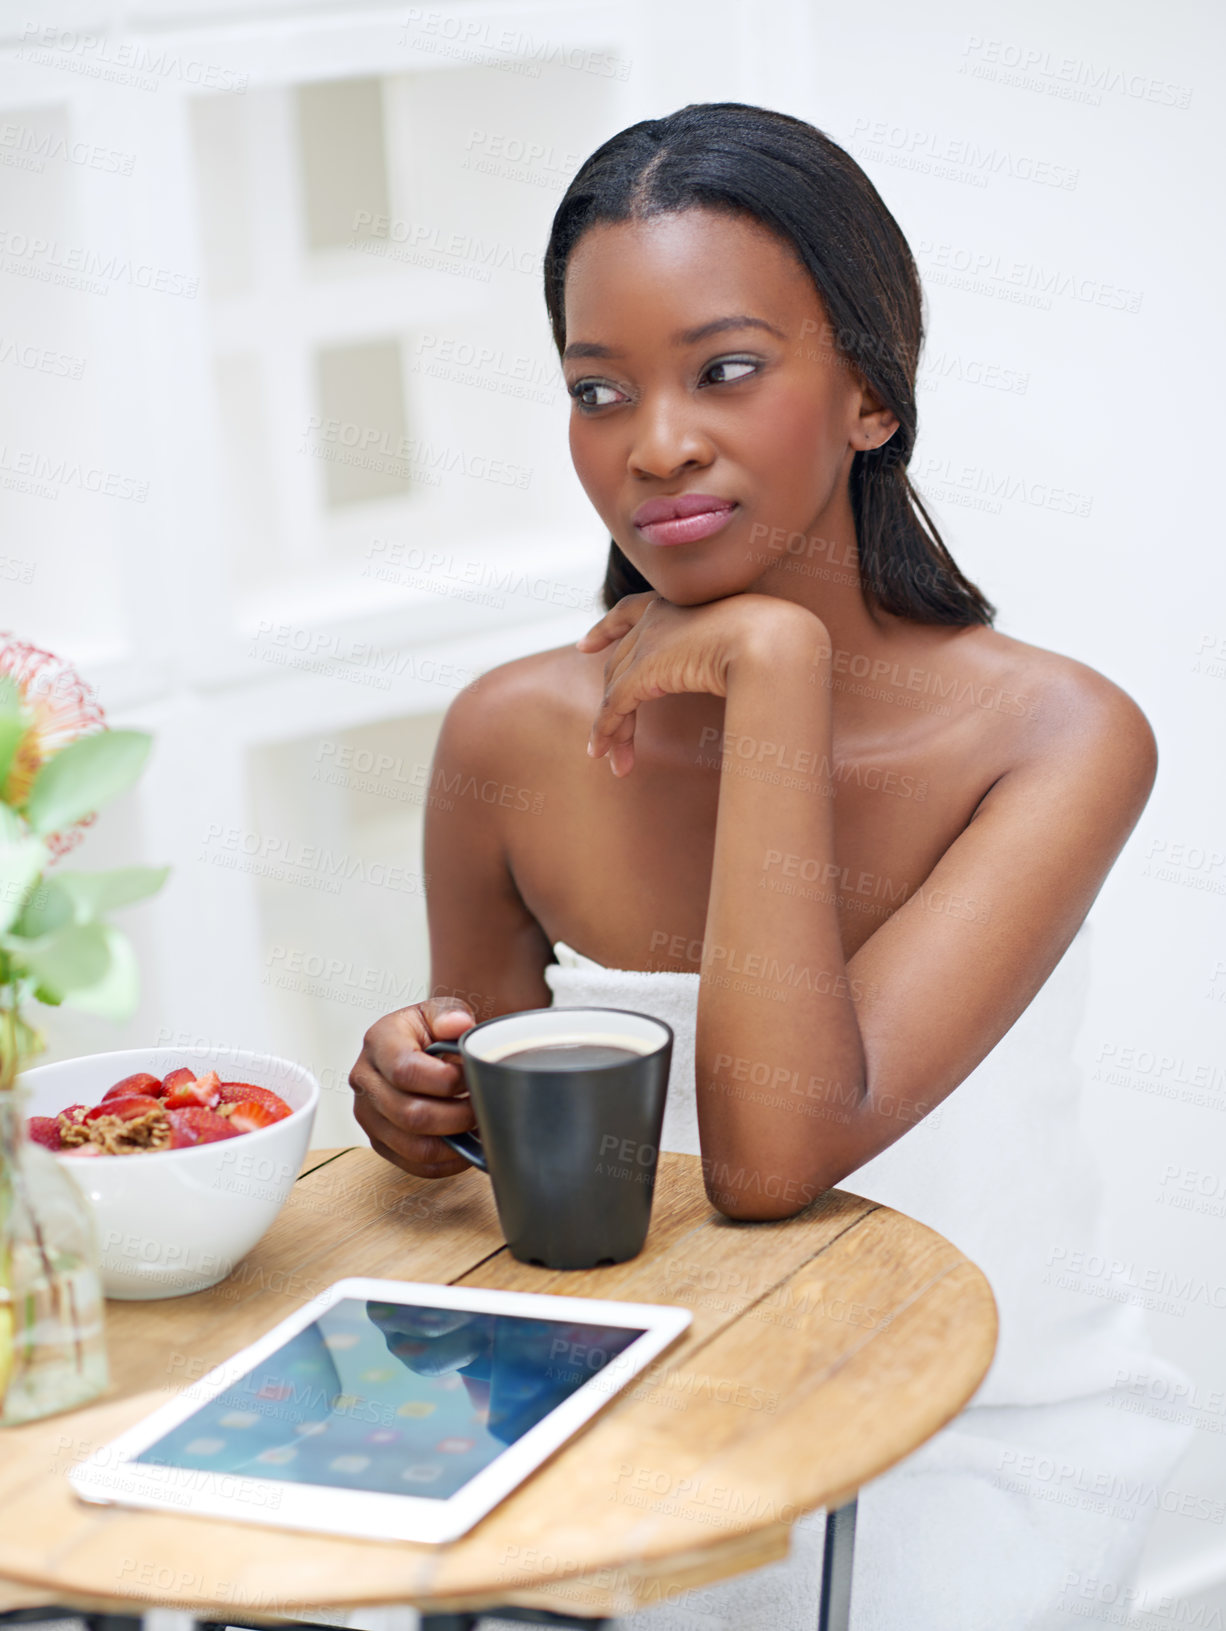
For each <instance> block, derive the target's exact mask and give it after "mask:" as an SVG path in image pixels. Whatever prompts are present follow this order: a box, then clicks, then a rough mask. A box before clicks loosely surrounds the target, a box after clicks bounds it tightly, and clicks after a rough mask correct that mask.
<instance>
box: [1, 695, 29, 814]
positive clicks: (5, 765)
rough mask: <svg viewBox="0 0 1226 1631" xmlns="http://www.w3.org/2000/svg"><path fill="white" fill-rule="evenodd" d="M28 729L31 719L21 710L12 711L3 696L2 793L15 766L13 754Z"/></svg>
mask: <svg viewBox="0 0 1226 1631" xmlns="http://www.w3.org/2000/svg"><path fill="white" fill-rule="evenodd" d="M28 729H29V721H28V720H27V719H26V717H25V715H24V714H22V713H21V711H20V710H17V711H15V712H10V710H9V709H8V708H6V707H5V706H4V700H3V698H0V793H3V792H4V784H5V782H6V781H8V779H9V771H10V770H11V769H12V768H13V755H14V754H15V753H16V752H17V747H18V744H19V743H20V741H21V739H22V737H23V736H24V735H25V733H26V731H27V730H28Z"/></svg>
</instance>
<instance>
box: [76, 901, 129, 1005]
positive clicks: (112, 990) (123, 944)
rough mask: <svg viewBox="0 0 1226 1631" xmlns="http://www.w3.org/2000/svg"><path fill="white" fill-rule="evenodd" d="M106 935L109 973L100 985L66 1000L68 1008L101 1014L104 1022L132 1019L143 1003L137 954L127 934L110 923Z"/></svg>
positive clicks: (90, 987)
mask: <svg viewBox="0 0 1226 1631" xmlns="http://www.w3.org/2000/svg"><path fill="white" fill-rule="evenodd" d="M103 933H104V934H105V935H106V942H107V950H108V952H109V955H110V963H109V966H108V968H107V971H106V973H105V974H104V975H103V976H102V979H101V980H99V981H98V983H97V984H96V985H91V986H87V987H86V988H85V989H83V990H76V991H73V992H72V994H71V995H70V996H67V997H65V998H64V1006H65V1007H66V1008H81V1009H84V1011H85V1012H86V1013H87V1014H100V1015H101V1016H102V1018H103V1019H115V1020H123V1019H131V1017H132V1015H133V1014H134V1013H135V1012H136V1006H137V1004H138V1003H139V1001H140V970H139V968H138V967H137V962H136V953H135V952H134V951H133V950H132V946H131V943H130V942H129V940H128V937H127V935H126V934H124V933H123V932H122V931H121V930H119V929H115V928H112V927H111V926H110V924H107V925H106V926H105V928H104V929H103Z"/></svg>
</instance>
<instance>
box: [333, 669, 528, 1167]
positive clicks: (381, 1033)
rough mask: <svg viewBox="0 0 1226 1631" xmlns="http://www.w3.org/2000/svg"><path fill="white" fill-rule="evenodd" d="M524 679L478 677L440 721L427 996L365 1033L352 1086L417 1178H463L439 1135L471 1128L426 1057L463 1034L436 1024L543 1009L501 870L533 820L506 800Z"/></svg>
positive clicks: (519, 912) (387, 1155) (379, 1133)
mask: <svg viewBox="0 0 1226 1631" xmlns="http://www.w3.org/2000/svg"><path fill="white" fill-rule="evenodd" d="M521 668H522V664H518V663H513V664H508V665H505V666H504V667H503V668H500V669H494V670H492V671H491V672H490V673H489V674H485V675H482V676H481V678H480V680H479V681H477V682H476V683H475V684H474V685H471V686H469V687H467V688H466V689H465V690H464V691H461V692H460V694H459V695H458V696H457V697H456V698H455V700H454V702H453V703H452V704H451V707H450V708H449V709H448V710H447V716H446V718H445V719H444V721H443V726H442V730H441V731H440V733H439V738H438V744H437V747H436V749H435V753H434V759H433V762H432V764H431V766H430V781H429V790H428V793H427V803H426V815H425V835H424V842H423V860H424V863H425V871H426V878H427V880H428V882H427V890H426V908H427V914H428V918H429V925H430V959H431V987H430V989H431V992H432V993H433V995H432V996H430V997H429V998H427V999H426V1000H425V1001H424V1002H421V1003H414V1004H413V1005H412V1006H411V1007H409V1008H401V1009H399V1010H397V1012H395V1013H392V1014H385V1015H384V1016H383V1018H382V1019H380V1020H378V1021H377V1022H376V1023H375V1024H374V1025H372V1026H371V1028H370V1030H369V1031H367V1033H366V1036H365V1038H364V1040H363V1045H362V1053H361V1056H360V1057H359V1059H358V1061H357V1063H356V1064H355V1065H354V1067H353V1070H352V1071H351V1072H350V1076H349V1081H350V1085H351V1086H352V1087H353V1090H354V1115H355V1116H356V1118H357V1121H358V1124H359V1126H360V1127H361V1128H362V1129H363V1131H364V1132H365V1133H366V1135H367V1137H368V1138H369V1139H370V1142H371V1147H372V1148H373V1149H374V1150H375V1151H376V1152H377V1153H378V1154H379V1155H382V1156H383V1157H384V1159H385V1160H388V1161H391V1162H392V1163H393V1164H394V1165H396V1166H398V1167H401V1168H402V1169H403V1170H404V1171H405V1172H411V1173H413V1174H415V1175H416V1176H417V1177H421V1178H445V1177H448V1176H450V1175H452V1174H454V1173H457V1172H463V1171H465V1170H466V1168H467V1165H468V1163H467V1162H466V1161H465V1160H464V1159H463V1158H462V1157H461V1156H458V1155H457V1154H456V1153H455V1151H454V1150H452V1149H451V1148H450V1147H449V1146H448V1145H446V1144H444V1143H443V1141H442V1135H443V1134H445V1133H448V1134H449V1133H461V1132H467V1131H468V1130H469V1129H471V1128H472V1127H473V1126H474V1119H473V1113H472V1106H471V1104H470V1103H469V1100H468V1098H467V1097H466V1096H465V1095H464V1079H463V1076H462V1074H461V1071H460V1067H459V1065H458V1064H457V1063H456V1062H455V1060H454V1059H443V1058H434V1057H432V1056H431V1055H429V1054H426V1053H425V1052H424V1049H425V1047H426V1045H427V1044H428V1043H429V1042H431V1041H433V1040H437V1039H438V1038H439V1037H440V1036H446V1037H448V1038H454V1037H456V1036H458V1035H460V1034H461V1032H462V1031H463V1030H464V1029H465V1028H466V1027H465V1026H464V1024H463V1022H462V1021H461V1020H460V1019H455V1018H450V1017H449V1018H446V1019H444V1017H443V1016H449V1015H453V1014H454V1013H455V1012H456V1011H457V1010H460V1011H461V1012H462V1011H463V1010H464V1009H467V1010H468V1011H469V1012H470V1013H471V1015H472V1017H473V1018H474V1019H476V1020H483V1019H490V1018H492V1017H493V1016H494V1015H495V1014H506V1013H513V1012H515V1011H516V1010H518V1009H521V1008H540V1007H545V1006H547V1005H548V1002H549V987H548V986H547V985H546V984H545V980H544V977H543V973H542V970H543V969H544V967H545V965H546V964H547V963H548V962H549V959H550V948H549V943H548V941H547V940H546V938H545V935H544V932H543V930H542V929H541V926H540V924H539V923H537V921H536V919H535V918H534V917H533V916H532V914H531V913H530V912H529V911H528V908H527V907H526V906H525V905H524V902H523V900H522V899H521V898H520V894H519V891H518V890H517V889H516V887H515V880H514V879H513V878H512V876H511V870H510V867H509V865H508V863H507V844H506V839H507V831H508V829H507V827H506V826H505V825H504V823H506V822H509V821H513V820H516V819H518V820H521V821H522V820H530V819H533V818H532V817H531V816H529V815H524V814H522V813H520V801H519V799H518V798H517V797H511V798H508V799H507V800H506V801H505V802H504V800H503V798H502V796H501V793H502V789H504V788H505V787H508V786H510V787H512V790H513V791H514V788H515V786H516V784H518V783H519V782H520V781H522V776H523V767H522V765H519V766H515V765H513V764H509V763H508V762H507V761H508V745H507V744H508V743H509V742H510V741H512V740H513V733H512V732H511V730H510V725H511V721H512V718H513V717H514V715H515V714H516V712H517V711H522V710H523V708H524V706H525V702H526V701H529V700H530V699H527V698H525V696H524V694H523V693H524V689H525V687H524V681H523V676H522V673H521ZM452 999H458V1000H452ZM440 1022H441V1024H442V1029H441V1030H439V1029H437V1028H436V1025H437V1024H438V1023H440Z"/></svg>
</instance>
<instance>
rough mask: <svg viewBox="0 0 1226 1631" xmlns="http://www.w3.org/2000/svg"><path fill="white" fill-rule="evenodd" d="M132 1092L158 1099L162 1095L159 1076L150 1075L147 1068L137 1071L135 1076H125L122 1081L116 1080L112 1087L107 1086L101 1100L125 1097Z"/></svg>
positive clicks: (132, 1093) (130, 1095) (131, 1094)
mask: <svg viewBox="0 0 1226 1631" xmlns="http://www.w3.org/2000/svg"><path fill="white" fill-rule="evenodd" d="M134 1094H141V1095H142V1096H145V1095H147V1096H149V1097H151V1098H155V1099H160V1098H161V1096H162V1081H161V1077H159V1076H150V1074H149V1072H148V1071H147V1070H140V1071H137V1073H136V1075H135V1076H125V1077H124V1079H123V1081H122V1082H116V1083H115V1085H114V1087H108V1088H107V1090H106V1092H105V1093H104V1094H103V1095H102V1099H103V1102H104V1103H105V1102H106V1100H107V1099H127V1098H131V1097H132V1096H133V1095H134Z"/></svg>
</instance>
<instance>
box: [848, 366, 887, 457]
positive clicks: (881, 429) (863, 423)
mask: <svg viewBox="0 0 1226 1631" xmlns="http://www.w3.org/2000/svg"><path fill="white" fill-rule="evenodd" d="M897 429H898V416H897V414H895V413H892V412H891V411H890V409H889V408H887V407H886V406H885V405H884V403H883V402H882V401H881V399H880V397H878V395H877V393H876V392H875V391H874V390H873V388H872V386H871V385H868V384H865V383H861V386H860V408H859V413H858V415H857V422H856V427H855V429H854V431H853V433H852V445H853V446H854V447H855V449H856V451H857V452H860V451H864V452H867V451H869V450H870V449H872V448H875V447H881V446H882V445H883V443H885V442H888V441H889V439H890V437H891V436H893V434H894V432H895V431H896V430H897Z"/></svg>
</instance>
